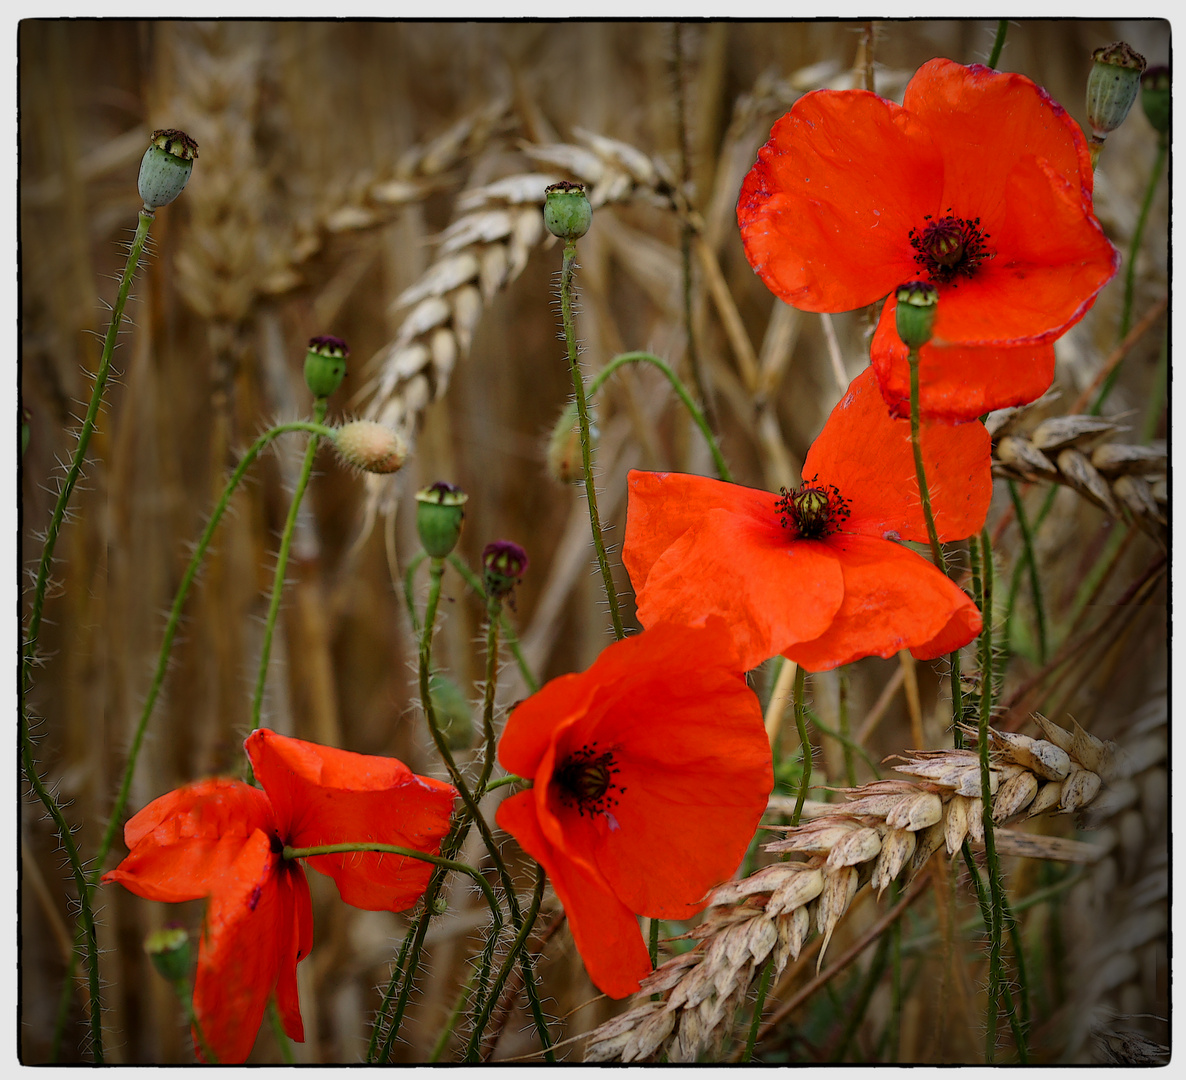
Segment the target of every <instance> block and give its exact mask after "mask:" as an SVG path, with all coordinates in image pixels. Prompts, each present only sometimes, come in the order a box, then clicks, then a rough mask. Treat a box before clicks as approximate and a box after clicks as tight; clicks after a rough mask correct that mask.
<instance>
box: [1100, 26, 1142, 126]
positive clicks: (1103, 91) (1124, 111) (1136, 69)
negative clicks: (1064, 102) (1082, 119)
mask: <svg viewBox="0 0 1186 1080" xmlns="http://www.w3.org/2000/svg"><path fill="white" fill-rule="evenodd" d="M1091 59H1092V65H1091V74H1090V75H1088V76H1087V122H1088V123H1089V124H1090V125H1091V131H1092V134H1094V135H1095V137H1096V139H1097V140H1099V141H1100V142H1102V141H1103V140H1104V139H1105V138H1106V137H1107V135H1108V133H1109V132H1111V131H1115V130H1116V129H1117V128H1118V127H1119V126H1120V125H1121V124H1122V123H1123V122H1124V118H1125V117H1126V116H1127V115H1128V110H1129V109H1131V108H1132V103H1133V102H1134V101H1136V99H1137V91H1138V90H1139V89H1140V88H1141V73H1142V72H1143V71H1144V70H1145V58H1144V57H1143V56H1142V55H1141V54H1140V53H1139V52H1137V51H1136V50H1134V49H1133V47H1132V46H1131V45H1127V44H1125V43H1124V42H1123V41H1117V42H1116V43H1115V44H1113V45H1108V46H1106V47H1104V48H1102V49H1096V50H1095V52H1093V53H1092V54H1091Z"/></svg>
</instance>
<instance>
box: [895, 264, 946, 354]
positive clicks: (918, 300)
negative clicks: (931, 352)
mask: <svg viewBox="0 0 1186 1080" xmlns="http://www.w3.org/2000/svg"><path fill="white" fill-rule="evenodd" d="M896 297H897V301H898V306H897V309H896V312H895V313H896V315H897V327H898V337H900V338H901V339H902V340H903V341H904V342H905V343H906V345H907V346H908V347H909V348H911V349H919V348H922V346H923V345H925V344H926V343H927V342H928V341H930V340H931V331H932V329H933V328H934V325H935V312H936V310H937V309H938V304H939V290H938V289H936V288H935V286H934V285H932V284H930V282H927V281H908V282H907V283H906V284H905V285H899V286H898V291H897V293H896Z"/></svg>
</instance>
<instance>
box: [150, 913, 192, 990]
mask: <svg viewBox="0 0 1186 1080" xmlns="http://www.w3.org/2000/svg"><path fill="white" fill-rule="evenodd" d="M144 951H145V952H146V953H148V956H149V959H150V960H152V966H153V967H155V968H156V969H157V971H159V972H160V973H161V974H162V975H163V976H164V977H165V978H166V979H168V980H169V982H171V983H175V982H179V981H180V980H181V979H185V978H188V977H189V934H187V933H186V931H185V929H184V928H183V927H180V926H167V927H165V929H164V930H156V931H154V932H153V933H151V934H149V935H148V937H146V938H145V939H144Z"/></svg>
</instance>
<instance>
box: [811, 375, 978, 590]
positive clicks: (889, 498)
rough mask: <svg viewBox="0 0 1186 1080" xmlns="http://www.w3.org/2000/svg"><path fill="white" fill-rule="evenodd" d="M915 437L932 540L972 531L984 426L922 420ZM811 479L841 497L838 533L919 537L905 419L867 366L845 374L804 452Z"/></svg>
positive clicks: (920, 519) (923, 529) (920, 520)
mask: <svg viewBox="0 0 1186 1080" xmlns="http://www.w3.org/2000/svg"><path fill="white" fill-rule="evenodd" d="M907 398H908V399H909V391H908V392H907ZM907 413H908V414H909V408H908V409H907ZM919 441H920V443H921V445H922V457H923V464H924V465H925V466H926V470H927V489H928V491H929V493H930V496H931V511H932V513H933V514H934V517H935V528H936V531H937V532H938V534H939V539H940V540H963V539H964V538H965V537H968V536H971V535H973V534H974V533H976V532H978V531H979V530H980V529H981V527H982V526H983V525H984V521H985V519H986V517H987V516H988V506H989V503H990V502H991V501H992V468H991V466H992V440H991V438H990V437H989V434H988V431H987V430H986V429H985V427H984V425H983V424H980V423H975V422H973V423H968V424H958V425H955V424H947V423H935V422H929V421H924V422H923V423H922V425H921V429H920V432H919ZM815 476H818V477H819V482H821V483H825V484H834V485H835V486H836V488H837V489H838V490H839V492H840V494H841V496H842V497H843V498H845V499H847V500H848V501H849V504H850V513H849V517H848V520H847V521H846V522H845V523H844V524H843V526H842V530H843V532H844V533H848V532H854V533H861V534H862V535H865V536H872V537H876V538H878V539H886V538H892V537H890V536H888V535H887V534H896V536H897V537H898V538H900V539H903V540H916V541H919V542H922V543H925V542H926V541H927V539H928V537H927V526H926V518H925V517H924V515H923V512H922V500H921V499H920V498H919V494H918V474H917V472H916V470H915V465H914V448H913V446H912V445H911V442H910V421H909V420H908V419H896V418H894V417H893V416H891V415H890V412H889V409H888V407H887V406H886V403H885V400H884V399H883V398H882V396H881V392H880V390H879V388H878V382H877V375H876V373H875V372H874V371H873V369H872V368H866V369H865V370H864V371H862V372H861V373H860V374H859V375H858V376H857V377H856V378H855V379H853V381H852V383H851V384H850V385H849V388H848V393H846V394H845V395H844V397H843V398H841V399H840V402H839V404H837V406H836V408H835V409H833V410H832V414H831V416H829V417H828V420H827V423H825V424H824V429H823V431H821V432H820V434H819V437H818V438H817V439H816V440H815V442H814V443H812V445H811V449H810V450H808V452H807V459H806V460H805V462H804V463H803V478H804V480H810V479H811V478H812V477H815ZM846 587H847V586H846Z"/></svg>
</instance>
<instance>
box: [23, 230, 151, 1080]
mask: <svg viewBox="0 0 1186 1080" xmlns="http://www.w3.org/2000/svg"><path fill="white" fill-rule="evenodd" d="M154 217H155V215H154V214H153V213H152V211H151V210H141V211H140V217H139V220H138V222H137V225H136V233H135V235H134V236H133V237H132V243H131V246H130V247H129V248H128V257H127V260H126V261H125V263H124V271H123V275H122V277H121V278H120V281H119V288H118V289H117V291H116V296H115V305H114V306H113V307H112V309H111V322H110V324H109V325H108V327H107V334H106V336H105V337H104V339H103V351H102V353H101V354H100V356H99V367H98V369H97V370H96V372H95V384H94V386H93V387H92V388H91V400H90V403H89V404H88V405H87V411H86V416H85V417H84V418H83V421H82V427H81V428H79V431H78V444H77V445H76V446H75V448H74V456H73V457H72V458H71V460H70V465H69V467H68V468H67V470H66V476H65V479H64V480H63V482H62V486H61V488H60V489H59V491H58V498H57V501H56V502H55V504H54V509H53V513H52V514H51V516H50V521H49V527H48V528H47V529H46V533H45V542H44V543H43V544H42V547H41V560H40V562H39V563H38V566H37V580H36V583H35V585H34V588H33V600H32V603H31V605H30V609H29V622H28V625H27V628H26V631H25V641H24V645H23V647H22V649H21V708H20V720H19V723H20V744H21V764H22V766H23V768H24V770H25V774H26V777H27V778H28V781H29V785H30V787H32V789H33V793H34V794H35V795H36V796H37V798H38V800H39V801H40V802H41V804H42V805H43V806H44V807H45V809H46V812H47V813H48V814H49V816H50V818H51V819H52V821H53V823H54V827H55V828H56V829H57V831H58V835H59V837H60V838H61V842H62V848H63V850H64V851H65V852H66V859H67V861H68V863H69V864H70V873H71V875H72V876H73V878H74V884H75V887H76V888H77V890H78V902H79V907H80V911H79V918H80V919H81V921H82V924H83V943H84V945H85V948H86V960H87V984H88V987H89V991H90V998H91V1001H90V1013H91V1016H90V1027H91V1057H92V1059H93V1060H94V1062H95V1064H99V1065H101V1064H102V1063H103V1023H102V1013H103V1006H102V1000H101V998H100V994H99V989H100V987H99V947H98V942H97V940H96V937H95V924H94V915H93V912H92V911H91V900H90V892H89V890H88V888H87V877H86V872H85V871H84V869H83V865H82V860H81V858H80V857H79V853H78V847H77V845H76V844H75V843H74V838H73V836H72V835H71V832H70V825H69V823H68V822H67V821H66V816H65V814H64V813H63V812H62V808H61V807H60V806H59V805H58V802H57V799H56V798H55V797H54V795H53V793H52V792H51V791H50V790H49V788H48V787H46V786H45V784H44V783H43V782H42V780H41V777H40V775H38V773H37V761H36V758H35V757H34V754H33V738H32V735H31V734H30V732H29V716H28V700H27V698H28V694H29V690H30V687H31V686H32V681H33V664H34V660H35V658H36V656H37V642H38V638H39V636H40V634H41V620H42V615H43V612H44V608H45V593H46V589H47V588H48V586H49V572H50V568H51V567H52V566H53V561H54V549H55V548H56V547H57V543H58V536H59V534H60V533H61V530H62V523H63V522H64V521H65V520H66V508H67V507H68V506H69V503H70V497H71V496H72V495H73V494H74V488H75V486H76V485H77V483H78V478H79V477H80V476H81V475H82V466H83V462H84V461H85V460H86V452H87V448H88V447H89V446H90V441H91V436H92V435H93V434H94V431H95V423H96V421H97V420H98V417H99V410H100V409H101V408H102V406H103V394H104V392H105V391H106V389H107V379H108V376H109V375H110V373H111V358H112V356H113V355H114V353H115V342H116V339H117V338H118V337H119V328H120V325H121V324H122V322H123V317H124V308H125V307H126V306H127V302H128V294H129V293H130V292H131V288H132V279H133V278H134V277H135V275H136V270H137V268H138V267H139V265H140V256H141V254H142V253H143V251H144V244H145V241H147V239H148V230H149V228H150V226H151V225H152V222H153V219H154ZM70 968H71V970H70V971H69V973H68V975H67V979H68V980H69V981H72V980H73V978H74V971H73V957H72V958H71V965H70Z"/></svg>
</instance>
